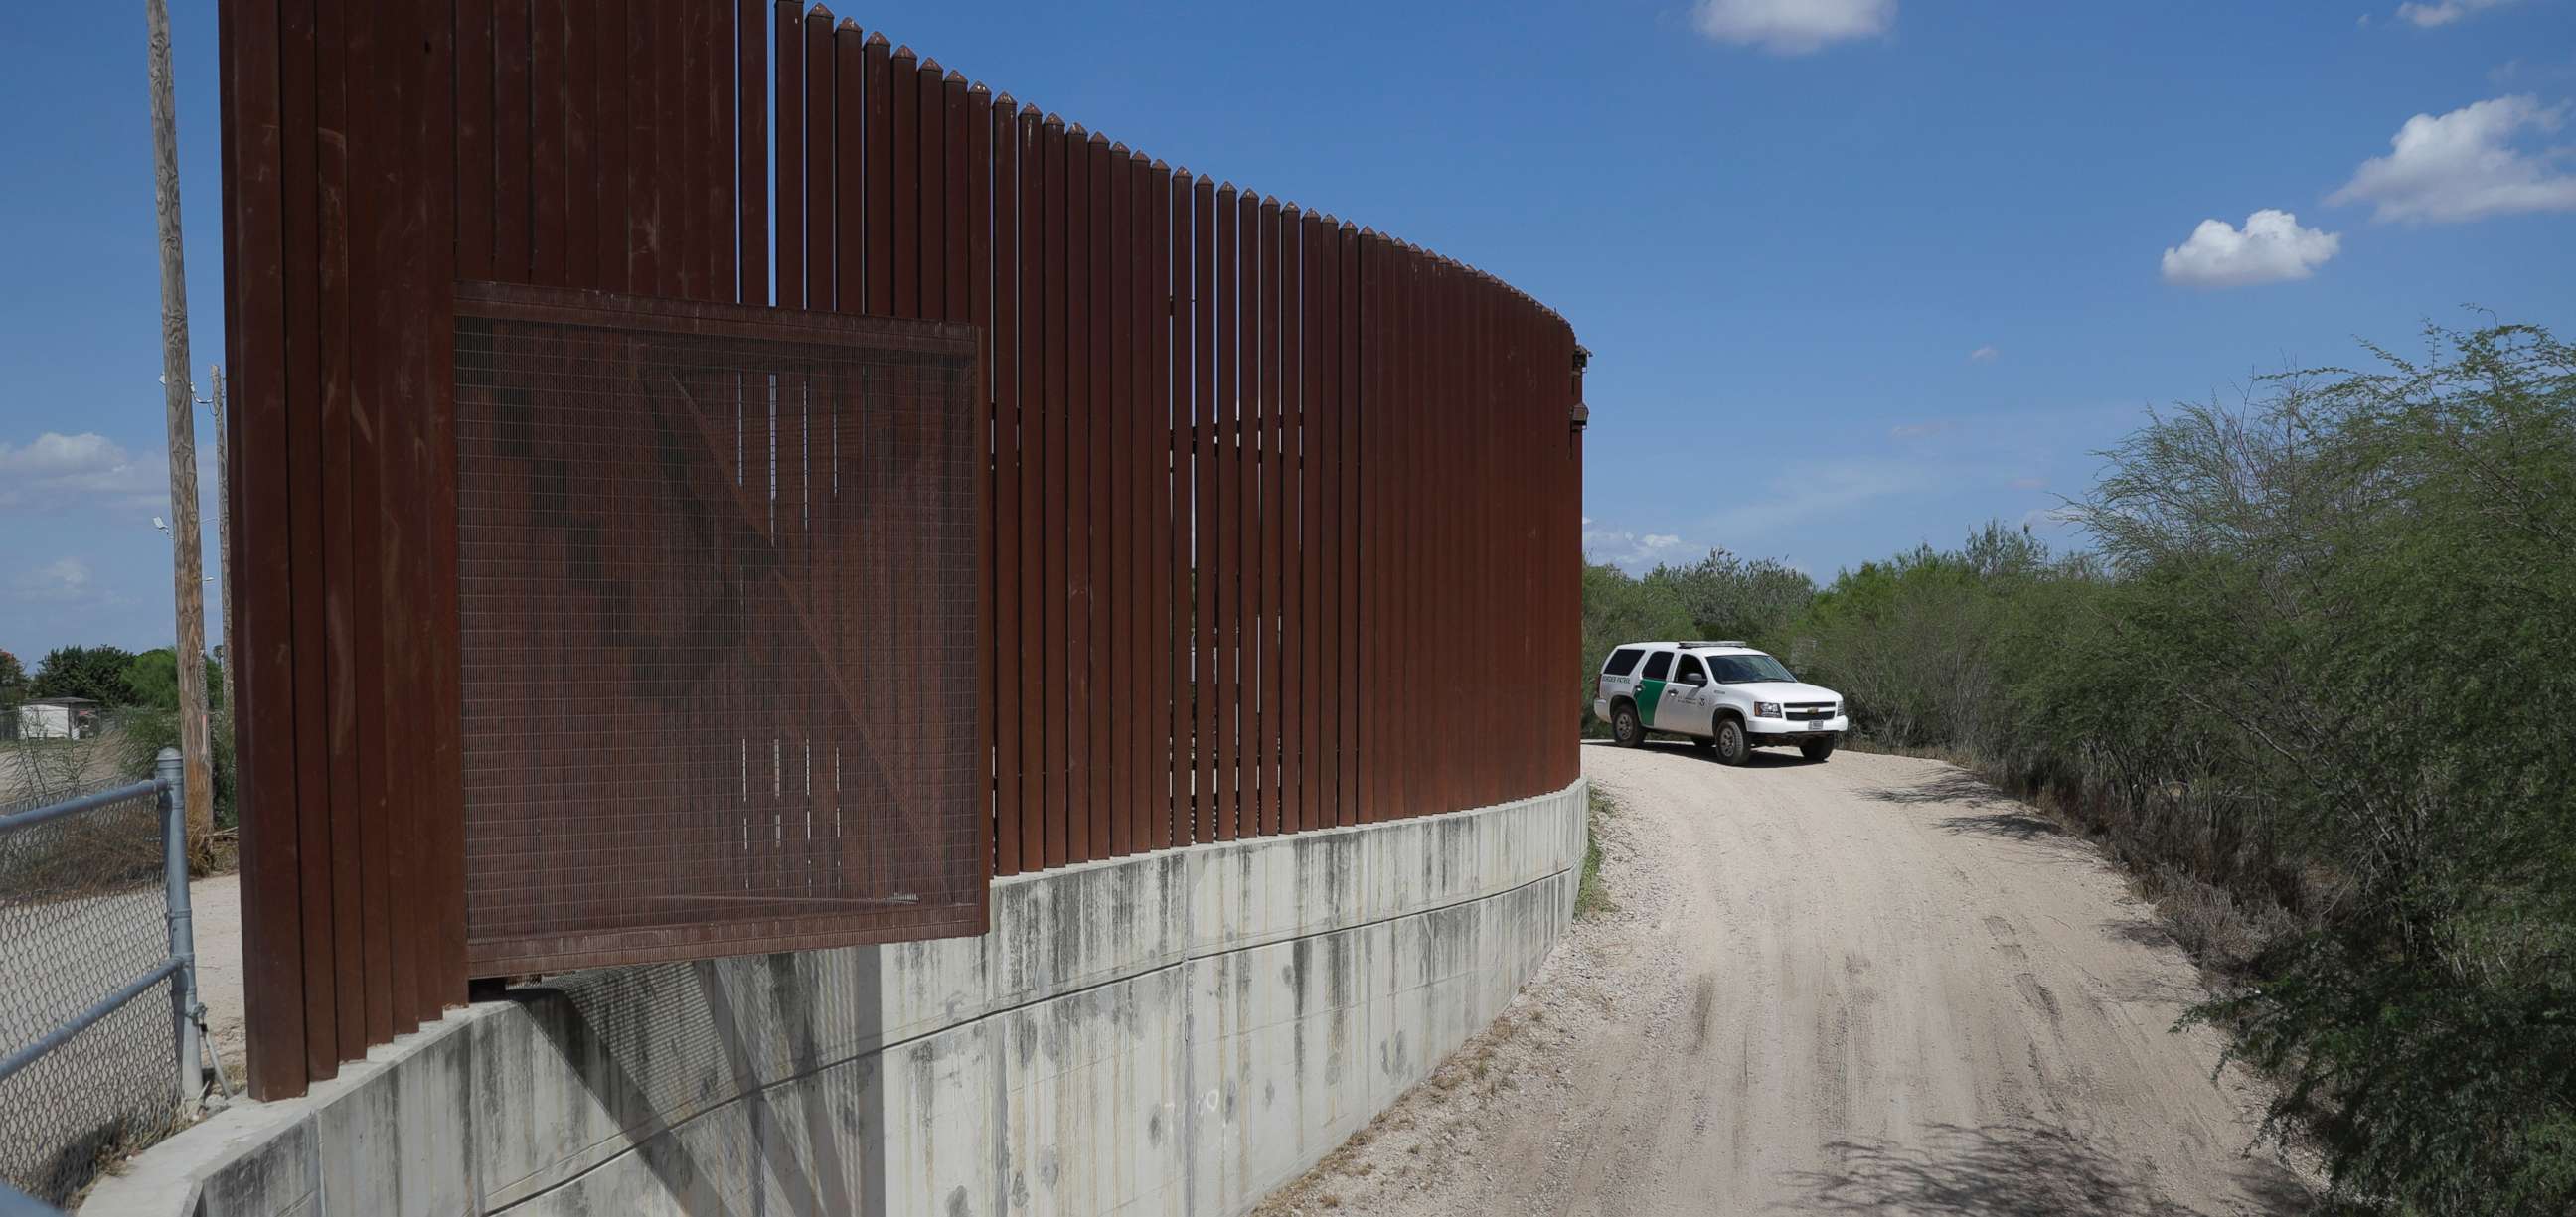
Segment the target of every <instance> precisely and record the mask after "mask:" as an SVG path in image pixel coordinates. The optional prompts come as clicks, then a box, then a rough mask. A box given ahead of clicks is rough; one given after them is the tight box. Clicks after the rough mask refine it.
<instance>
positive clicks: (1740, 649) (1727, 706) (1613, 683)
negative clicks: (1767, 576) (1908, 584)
mask: <svg viewBox="0 0 2576 1217" xmlns="http://www.w3.org/2000/svg"><path fill="white" fill-rule="evenodd" d="M1594 688H1595V692H1596V697H1595V699H1594V701H1593V703H1592V712H1593V713H1594V714H1597V715H1599V716H1601V718H1602V719H1603V720H1605V721H1607V722H1608V723H1609V724H1610V736H1611V738H1612V739H1613V740H1615V741H1616V742H1617V743H1618V744H1619V746H1620V747H1622V748H1634V747H1636V746H1637V745H1639V744H1642V743H1644V742H1646V735H1647V733H1649V732H1653V733H1657V734H1662V735H1679V736H1683V737H1685V738H1687V739H1689V740H1690V741H1691V742H1692V743H1694V744H1697V745H1699V746H1700V747H1702V748H1713V749H1716V750H1717V759H1719V760H1720V761H1724V762H1725V763H1727V764H1729V765H1741V764H1743V763H1744V761H1745V758H1747V757H1750V756H1751V755H1753V750H1754V749H1755V748H1760V747H1770V746H1780V747H1795V748H1796V749H1797V750H1798V751H1799V752H1801V753H1804V754H1805V755H1806V758H1807V759H1808V760H1810V761H1822V760H1824V759H1825V758H1826V757H1829V756H1832V755H1833V754H1834V744H1835V742H1836V741H1838V740H1840V739H1841V738H1842V733H1843V730H1844V728H1845V727H1846V726H1848V725H1849V723H1850V720H1849V719H1848V718H1846V717H1844V713H1843V711H1844V709H1845V707H1844V706H1843V699H1842V695H1841V694H1839V693H1836V692H1834V691H1833V690H1831V689H1827V688H1823V687H1820V686H1817V685H1811V684H1805V683H1802V682H1800V681H1799V679H1798V678H1797V677H1796V676H1795V675H1793V674H1791V673H1790V671H1789V669H1788V666H1787V665H1785V664H1783V663H1781V662H1780V661H1779V660H1777V659H1774V658H1772V657H1771V656H1770V655H1768V654H1765V653H1763V652H1761V651H1757V650H1754V649H1753V648H1752V647H1749V646H1746V645H1745V644H1744V643H1742V642H1706V641H1681V642H1632V643H1629V644H1627V645H1626V646H1622V647H1618V648H1616V649H1614V650H1612V651H1611V652H1610V657H1609V658H1608V659H1605V660H1603V661H1602V663H1601V675H1600V679H1599V680H1598V681H1597V682H1595V686H1594Z"/></svg>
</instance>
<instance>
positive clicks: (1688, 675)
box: [1673, 655, 1708, 685]
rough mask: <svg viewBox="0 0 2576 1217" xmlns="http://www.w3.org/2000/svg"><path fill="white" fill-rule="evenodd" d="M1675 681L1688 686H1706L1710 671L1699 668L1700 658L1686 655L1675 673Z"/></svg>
mask: <svg viewBox="0 0 2576 1217" xmlns="http://www.w3.org/2000/svg"><path fill="white" fill-rule="evenodd" d="M1673 679H1674V680H1676V681H1678V682H1680V683H1682V684H1686V685H1704V684H1707V683H1708V670H1707V669H1705V668H1702V667H1700V666H1699V656H1697V655H1684V656H1682V663H1681V666H1680V667H1679V668H1676V669H1674V671H1673Z"/></svg>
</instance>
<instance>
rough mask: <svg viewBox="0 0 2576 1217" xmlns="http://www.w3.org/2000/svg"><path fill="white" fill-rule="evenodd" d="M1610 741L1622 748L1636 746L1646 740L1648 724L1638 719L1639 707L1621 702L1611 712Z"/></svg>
mask: <svg viewBox="0 0 2576 1217" xmlns="http://www.w3.org/2000/svg"><path fill="white" fill-rule="evenodd" d="M1610 741H1611V742H1612V743H1615V744H1617V745H1619V746H1620V747H1622V748H1634V747H1636V746H1637V745H1639V744H1642V743H1645V742H1646V725H1645V724H1644V723H1641V722H1638V721H1637V708H1636V707H1635V706H1631V705H1628V704H1626V703H1624V702H1623V703H1621V704H1620V706H1619V708H1618V709H1615V710H1612V711H1611V712H1610Z"/></svg>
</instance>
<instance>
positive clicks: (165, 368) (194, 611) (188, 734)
mask: <svg viewBox="0 0 2576 1217" xmlns="http://www.w3.org/2000/svg"><path fill="white" fill-rule="evenodd" d="M143 11H144V23H145V25H146V26H147V27H148V30H149V33H150V36H151V48H150V52H149V54H150V57H151V64H150V68H151V74H152V195H153V204H154V208H155V210H156V211H158V212H159V223H160V230H161V384H162V388H163V394H162V396H163V398H164V403H163V404H164V405H165V406H166V408H167V413H168V417H169V424H170V565H171V572H170V579H171V590H172V592H173V593H174V594H175V595H176V597H177V600H178V609H179V645H178V648H177V650H178V660H179V754H180V758H181V761H182V763H183V764H184V766H185V769H184V772H185V774H186V783H187V794H188V854H189V856H190V857H191V858H194V857H197V856H199V855H200V854H202V853H203V852H204V850H205V848H206V838H207V837H208V836H209V835H211V834H212V833H213V832H214V828H215V804H214V793H215V783H214V772H213V769H212V767H211V765H210V764H209V759H208V754H209V752H210V749H209V748H208V747H207V724H206V584H205V574H204V567H205V564H204V562H203V561H202V560H201V559H200V557H199V554H198V552H197V550H198V542H197V402H196V394H195V393H194V392H193V391H192V390H191V389H190V387H189V383H188V266H187V261H186V259H185V258H183V257H182V256H181V254H180V247H179V112H178V103H177V102H176V101H174V100H173V99H172V97H171V89H170V5H169V3H168V0H143Z"/></svg>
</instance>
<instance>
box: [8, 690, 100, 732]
mask: <svg viewBox="0 0 2576 1217" xmlns="http://www.w3.org/2000/svg"><path fill="white" fill-rule="evenodd" d="M97 722H98V703H97V702H94V701H91V700H90V699H88V698H86V697H40V698H37V699H35V700H34V701H30V702H26V703H23V704H21V705H20V706H19V707H18V738H20V739H84V738H87V737H88V736H89V734H90V733H91V732H93V731H95V730H97V726H96V724H97Z"/></svg>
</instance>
